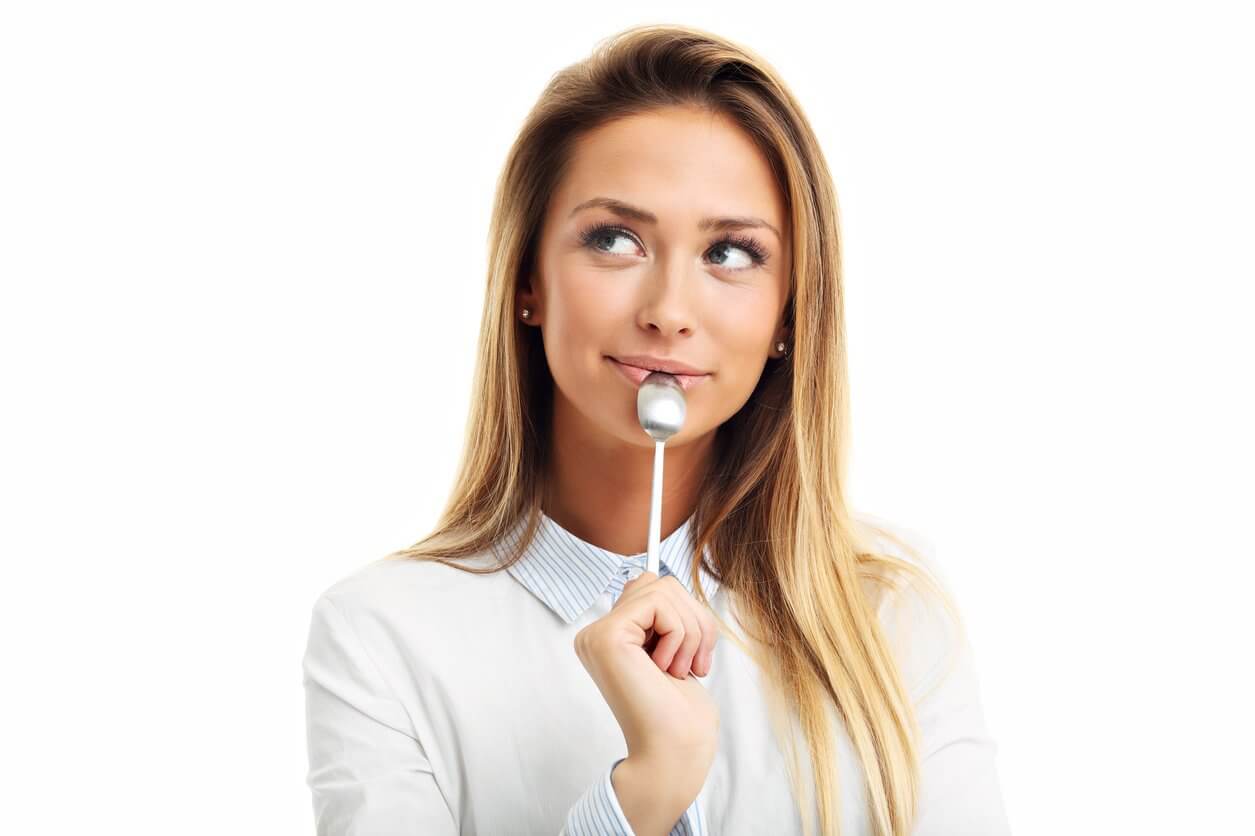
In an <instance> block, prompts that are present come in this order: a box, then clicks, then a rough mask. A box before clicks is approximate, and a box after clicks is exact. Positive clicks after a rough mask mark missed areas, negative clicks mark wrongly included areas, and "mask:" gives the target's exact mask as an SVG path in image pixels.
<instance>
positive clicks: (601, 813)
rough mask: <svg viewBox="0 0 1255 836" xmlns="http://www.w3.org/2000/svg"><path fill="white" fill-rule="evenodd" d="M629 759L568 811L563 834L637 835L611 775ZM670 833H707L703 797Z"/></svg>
mask: <svg viewBox="0 0 1255 836" xmlns="http://www.w3.org/2000/svg"><path fill="white" fill-rule="evenodd" d="M624 760H626V758H619V759H618V760H617V761H615V762H614V763H612V764H610V768H609V769H607V770H606V771H605V772H603V773H602V775H601V779H600V780H598V781H597V783H595V784H593V785H592V786H591V787H589V788H588V790H587V791H585V793H584V794H583V795H582V796H580V798H579V800H578V801H576V802H575V804H574V806H572V807H571V812H570V813H568V814H567V820H566V826H565V827H563V828H562V833H561V834H560V836H636V833H635V831H633V830H632V826H631V825H630V824H629V823H628V820H627V816H625V815H624V814H623V808H622V807H621V806H620V805H619V798H618V796H617V795H615V792H614V783H613V782H612V781H611V775H612V774H613V773H614V768H615V767H616V766H618V765H619V764H620V763H622V762H623V761H624ZM669 836H706V820H705V818H704V817H703V815H702V808H701V804H700V801H699V799H696V798H695V799H693V803H692V804H690V805H689V808H688V809H687V810H685V811H684V815H683V816H681V817H680V820H679V821H677V822H676V823H675V825H674V826H673V827H672V828H671V833H670V834H669Z"/></svg>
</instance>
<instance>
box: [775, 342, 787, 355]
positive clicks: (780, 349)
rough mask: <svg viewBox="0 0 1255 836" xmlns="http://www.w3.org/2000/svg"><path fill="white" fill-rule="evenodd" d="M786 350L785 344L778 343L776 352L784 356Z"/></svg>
mask: <svg viewBox="0 0 1255 836" xmlns="http://www.w3.org/2000/svg"><path fill="white" fill-rule="evenodd" d="M784 348H785V346H784V343H776V351H779V352H780V353H781V354H784Z"/></svg>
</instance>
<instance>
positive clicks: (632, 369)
mask: <svg viewBox="0 0 1255 836" xmlns="http://www.w3.org/2000/svg"><path fill="white" fill-rule="evenodd" d="M606 359H607V360H609V361H610V362H611V363H613V364H614V365H615V367H616V368H617V369H618V370H619V372H620V373H621V374H622V375H623V376H624V377H626V378H627V379H628V380H630V381H631V382H632V383H634V384H636V386H637V387H639V386H640V385H641V384H642V383H644V382H645V378H647V377H649V376H650V375H651V374H653V370H652V369H642V368H639V367H637V366H629V365H628V364H627V363H620V362H619V361H618V360H616V359H614V358H613V357H607V358H606ZM671 376H672V377H674V378H675V379H676V381H677V382H679V384H680V388H681V389H683V390H684V391H685V392H687V391H688V390H690V389H692V388H693V387H694V386H699V385H701V384H702V383H705V382H706V380H707V379H709V378H710V375H708V374H674V375H671Z"/></svg>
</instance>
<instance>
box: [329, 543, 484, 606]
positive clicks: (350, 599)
mask: <svg viewBox="0 0 1255 836" xmlns="http://www.w3.org/2000/svg"><path fill="white" fill-rule="evenodd" d="M495 563H496V560H495V557H494V556H493V555H492V553H491V552H489V551H484V552H480V553H478V554H475V555H472V556H470V557H466V558H461V559H458V560H449V561H440V560H433V559H429V558H414V557H403V556H399V555H397V554H395V553H394V554H391V555H386V556H384V557H379V558H376V559H374V560H370V561H368V562H366V563H363V564H360V565H358V566H357V567H356V568H354V569H353V570H352V571H351V572H349V573H348V574H346V575H343V576H341V577H340V578H338V579H337V580H335V581H334V582H333V583H331V584H330V585H329V586H327V587H326V588H325V589H324V590H323V591H322V592H321V593H320V594H319V595H318V601H322V600H324V599H325V600H329V601H330V602H331V603H333V604H334V605H336V607H337V608H338V609H340V610H342V611H346V612H353V613H357V614H376V615H386V614H389V613H404V614H405V615H407V616H413V615H420V614H422V613H425V612H429V613H432V614H435V615H440V614H443V613H444V612H447V611H450V610H458V609H461V608H465V607H466V606H468V605H469V604H470V602H471V601H473V600H474V599H475V598H476V597H483V596H484V595H485V594H486V593H488V592H489V589H490V588H491V587H492V586H493V585H495V584H499V583H500V582H501V580H502V577H501V576H503V575H504V573H503V572H492V573H488V574H478V573H472V572H468V571H466V570H465V569H462V568H459V566H465V567H468V568H478V569H481V570H482V569H490V568H492V567H493V566H494V565H495ZM451 564H456V565H451Z"/></svg>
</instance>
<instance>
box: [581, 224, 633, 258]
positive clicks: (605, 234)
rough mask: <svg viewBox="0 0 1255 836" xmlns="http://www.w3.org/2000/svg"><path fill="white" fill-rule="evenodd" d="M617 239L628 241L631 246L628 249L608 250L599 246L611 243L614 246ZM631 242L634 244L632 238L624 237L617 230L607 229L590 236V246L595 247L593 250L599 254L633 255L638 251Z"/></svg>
mask: <svg viewBox="0 0 1255 836" xmlns="http://www.w3.org/2000/svg"><path fill="white" fill-rule="evenodd" d="M616 238H622V239H623V240H624V241H627V242H628V245H629V246H628V249H625V250H606V249H602V248H601V247H600V246H598V245H599V244H603V243H606V242H610V244H611V246H613V245H614V240H615V239H616ZM631 242H632V239H631V238H629V237H628V236H626V235H624V234H623V233H622V232H619V231H618V230H617V229H605V230H602V231H600V232H594V233H592V234H591V235H590V236H589V244H590V245H591V246H592V247H593V249H595V250H597V251H598V252H603V253H610V254H612V255H631V254H632V253H633V252H635V251H636V247H635V245H633V244H632V243H631Z"/></svg>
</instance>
